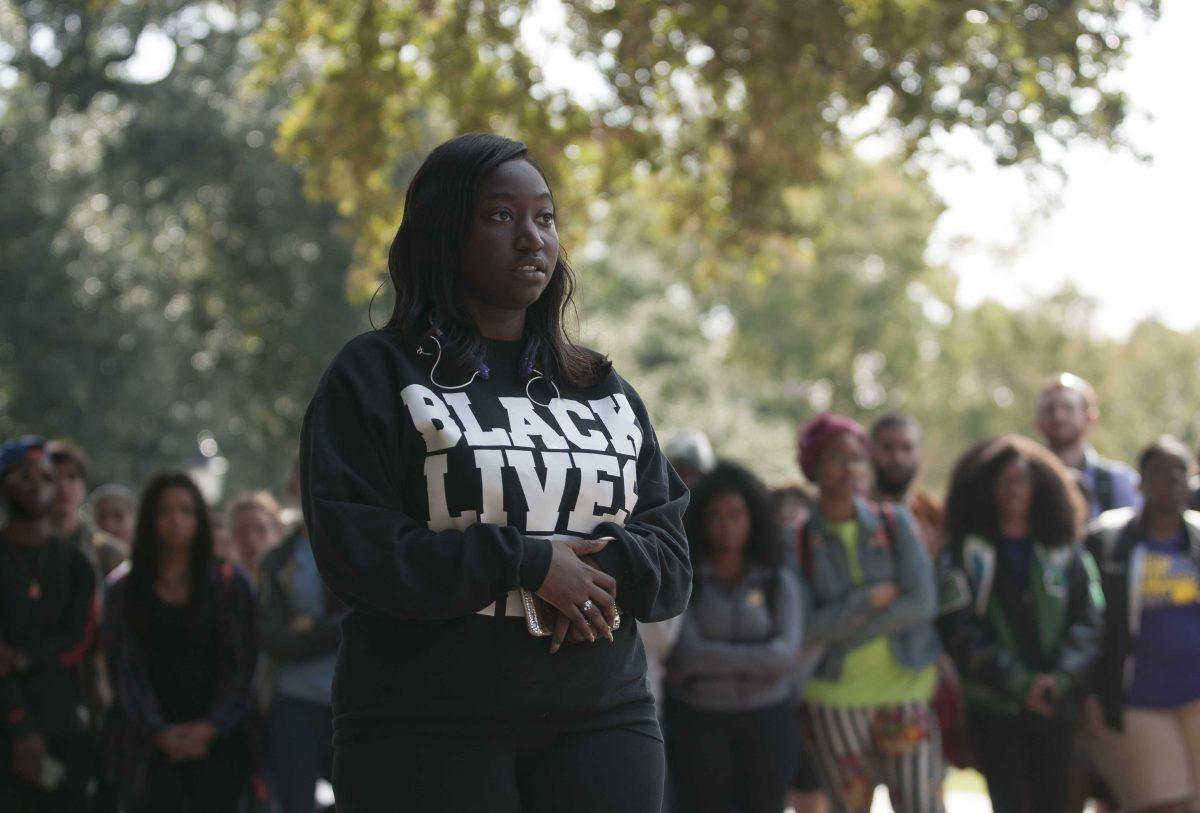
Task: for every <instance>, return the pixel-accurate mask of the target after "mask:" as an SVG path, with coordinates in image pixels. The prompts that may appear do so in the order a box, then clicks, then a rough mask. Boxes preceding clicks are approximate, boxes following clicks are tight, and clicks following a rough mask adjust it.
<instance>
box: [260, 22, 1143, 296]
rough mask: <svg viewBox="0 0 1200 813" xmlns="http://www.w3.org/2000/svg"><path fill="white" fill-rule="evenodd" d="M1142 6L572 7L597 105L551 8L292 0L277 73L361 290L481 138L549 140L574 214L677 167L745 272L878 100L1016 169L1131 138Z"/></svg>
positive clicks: (311, 185)
mask: <svg viewBox="0 0 1200 813" xmlns="http://www.w3.org/2000/svg"><path fill="white" fill-rule="evenodd" d="M1125 5H1126V3H1125V2H1123V0H1067V2H1045V0H1042V2H1030V1H1029V0H1021V1H1020V2H1005V3H999V2H985V3H980V4H976V5H975V6H968V5H965V4H961V3H955V2H945V0H838V1H837V2H828V1H827V0H820V1H819V2H813V1H812V0H809V1H808V2H800V3H796V2H781V1H780V0H745V2H738V3H727V2H704V1H702V0H685V2H667V3H663V2H658V1H657V0H655V1H654V2H648V1H647V0H623V1H622V2H620V3H616V2H607V1H606V2H598V1H597V0H566V2H564V3H563V6H564V7H565V10H566V12H567V23H568V26H569V28H570V30H571V32H572V36H571V37H570V38H569V43H570V46H571V48H572V50H573V51H574V53H575V54H576V56H577V57H579V58H580V59H581V60H583V61H584V62H586V63H588V64H591V65H593V66H595V67H596V69H597V70H599V71H600V73H601V75H602V76H603V78H604V80H606V83H607V89H608V91H609V93H608V96H607V98H605V97H602V98H600V99H598V100H593V101H592V102H591V103H589V104H588V105H586V106H584V105H582V104H581V103H580V102H578V101H577V100H576V99H574V98H572V97H570V96H568V95H566V94H564V93H562V92H557V91H553V90H552V89H551V87H552V86H551V85H548V84H547V82H546V77H544V76H543V75H542V72H541V70H540V69H539V68H538V67H537V66H536V64H535V61H534V59H533V58H532V54H530V53H529V45H528V44H527V42H526V41H525V40H523V39H522V37H521V36H520V24H521V22H522V20H523V18H525V17H526V16H528V15H529V14H530V12H531V11H532V10H533V7H534V3H532V2H531V0H454V1H453V2H442V3H437V2H412V1H408V2H404V1H402V0H389V1H388V2H373V3H361V2H357V1H356V0H332V2H325V1H324V0H322V2H317V0H281V2H280V3H279V4H278V6H277V7H276V8H275V11H274V13H273V15H272V17H271V19H270V20H269V21H268V22H267V25H266V27H265V29H264V31H263V33H262V35H261V36H260V37H259V39H258V42H259V45H260V46H261V47H262V49H263V51H264V54H265V59H264V60H263V62H262V64H261V65H260V67H259V70H258V72H257V74H256V78H257V81H258V82H259V83H260V84H263V85H266V84H270V83H275V82H283V83H287V84H289V85H290V87H292V89H293V90H294V91H295V93H296V95H295V103H294V106H293V108H292V110H291V111H290V113H289V115H288V117H287V119H286V120H285V122H284V125H283V128H282V129H281V133H280V141H279V147H280V149H281V151H282V152H283V154H284V155H286V156H288V157H290V158H292V159H293V160H295V161H297V162H299V163H300V165H301V166H302V167H303V169H304V171H305V175H306V178H307V180H308V189H309V191H310V192H312V193H314V194H315V195H317V196H318V197H321V198H326V199H330V200H334V201H336V202H337V203H338V205H339V207H340V211H341V212H342V214H343V215H344V216H346V217H347V218H349V219H350V222H351V229H352V233H353V235H354V237H355V239H356V240H357V247H358V263H357V265H356V272H355V275H354V285H355V286H356V287H359V288H365V289H369V288H370V280H371V279H373V275H374V274H376V273H377V268H378V264H377V261H376V260H375V259H374V258H376V257H378V256H381V254H380V249H381V248H382V247H383V246H384V245H385V244H386V243H385V241H386V238H387V237H388V236H389V233H390V230H391V229H392V228H394V225H393V224H394V223H395V222H396V221H397V219H398V217H399V213H400V210H401V204H402V200H401V197H400V190H402V189H403V188H404V186H405V182H406V180H407V178H408V177H409V175H410V173H411V172H412V170H413V168H414V166H415V162H416V159H417V158H419V156H421V155H423V154H424V153H425V152H426V151H427V150H428V149H429V148H430V147H432V146H433V145H434V144H436V143H438V142H440V141H441V140H443V139H444V138H446V137H447V136H449V135H452V134H454V133H458V132H464V131H469V130H477V129H486V130H493V131H498V132H502V133H504V134H508V135H513V136H516V137H519V138H522V139H524V140H526V141H528V143H529V144H530V145H531V147H532V148H533V150H534V153H535V154H536V155H538V156H539V157H540V158H541V160H542V161H543V162H544V163H545V164H546V165H547V166H548V167H550V169H551V174H552V177H553V179H554V180H555V181H558V182H559V183H558V184H557V185H558V187H559V192H560V197H562V198H563V200H562V203H563V204H564V205H565V208H566V210H567V211H577V210H579V209H580V208H582V207H581V206H580V204H581V202H584V201H591V200H593V199H594V198H595V197H597V196H604V195H607V194H614V193H617V192H619V190H620V189H621V188H624V186H625V185H626V184H627V183H629V182H630V180H631V179H632V178H636V177H637V176H639V175H641V176H645V175H647V174H651V175H654V176H656V177H657V182H658V184H659V186H660V188H661V189H663V190H664V191H669V193H670V194H671V197H672V200H673V201H675V203H676V206H675V212H674V213H675V222H674V226H675V228H676V230H677V231H678V232H680V233H682V234H683V235H685V237H686V239H690V240H696V241H700V242H702V243H703V244H704V246H705V248H706V252H707V254H708V255H709V256H710V257H714V258H717V259H718V260H719V264H721V265H727V264H728V263H727V262H726V259H727V258H726V257H725V256H724V252H725V251H726V249H727V248H728V247H730V246H735V245H739V244H741V243H744V242H757V240H758V238H759V236H760V235H762V234H780V233H782V234H790V233H795V232H797V231H799V230H800V229H802V228H803V227H804V225H805V224H804V222H802V221H801V222H797V221H796V219H794V218H793V217H792V216H791V211H790V207H788V206H786V205H784V201H785V200H786V197H787V195H788V193H789V191H790V190H792V189H794V188H795V187H797V186H800V187H807V186H811V185H813V184H814V183H818V182H820V181H822V180H823V179H824V178H825V160H826V155H827V154H828V153H829V152H831V151H833V152H835V153H836V152H840V151H842V149H843V147H844V145H845V140H846V139H845V137H844V136H843V125H844V124H845V122H846V121H847V120H848V119H849V118H850V117H852V116H854V115H855V114H857V113H859V112H861V111H864V110H866V109H868V108H869V107H874V108H877V112H879V113H881V114H882V118H881V123H880V125H879V129H880V130H883V131H886V132H888V133H890V134H891V135H892V136H893V137H895V138H896V139H898V140H899V141H900V143H902V144H903V145H904V146H905V147H906V148H907V149H908V150H910V151H911V150H916V149H918V148H920V147H922V146H928V137H929V136H930V135H931V134H935V133H938V132H942V131H945V130H949V129H951V128H954V127H958V126H963V127H967V128H970V129H972V130H974V131H976V132H978V133H979V134H980V135H981V136H982V137H983V138H984V139H985V140H986V141H987V142H989V143H990V144H991V146H992V147H993V148H994V151H995V154H996V157H997V159H998V160H999V161H1001V162H1004V163H1014V162H1019V161H1029V162H1039V161H1042V160H1044V158H1045V156H1046V154H1047V153H1046V146H1047V144H1049V143H1053V142H1057V143H1060V144H1061V143H1067V142H1069V141H1072V140H1076V139H1080V138H1087V139H1096V140H1100V141H1102V142H1104V143H1109V144H1112V143H1115V142H1117V141H1118V140H1119V137H1118V127H1119V125H1120V124H1121V122H1122V120H1123V118H1124V115H1125V99H1124V96H1123V95H1122V93H1121V92H1120V91H1117V90H1113V89H1112V88H1111V87H1109V85H1107V84H1106V83H1105V82H1104V80H1105V78H1106V76H1107V74H1108V73H1109V71H1110V70H1111V69H1112V68H1113V67H1114V66H1116V65H1118V64H1120V62H1121V60H1122V58H1123V56H1124V54H1125V49H1126V41H1125V38H1124V36H1123V35H1122V33H1121V30H1120V28H1119V27H1118V18H1119V14H1120V11H1121V9H1122V8H1123V7H1124V6H1125ZM1138 5H1139V6H1140V7H1142V8H1143V9H1145V10H1146V12H1147V13H1149V14H1156V13H1157V9H1158V2H1157V0H1140V2H1139V3H1138Z"/></svg>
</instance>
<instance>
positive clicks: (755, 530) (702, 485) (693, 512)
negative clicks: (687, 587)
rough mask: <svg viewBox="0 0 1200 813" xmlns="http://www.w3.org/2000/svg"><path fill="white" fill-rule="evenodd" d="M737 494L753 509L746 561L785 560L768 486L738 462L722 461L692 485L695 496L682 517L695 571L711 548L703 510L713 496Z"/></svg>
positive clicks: (770, 564)
mask: <svg viewBox="0 0 1200 813" xmlns="http://www.w3.org/2000/svg"><path fill="white" fill-rule="evenodd" d="M725 494H736V495H738V496H739V497H741V498H742V499H743V500H744V501H745V503H746V510H747V511H748V512H749V513H750V539H749V540H747V542H746V549H745V557H746V561H747V562H754V563H756V564H758V565H761V566H763V567H769V568H775V567H778V566H779V565H780V564H781V563H782V561H783V536H782V534H781V533H780V529H779V521H778V520H777V519H776V517H775V512H774V511H773V510H772V507H771V498H770V495H769V493H768V492H767V487H766V486H765V485H763V482H762V481H761V480H759V479H758V478H757V477H755V476H754V474H753V473H752V472H751V471H750V470H749V469H746V468H744V467H742V466H739V465H738V464H736V463H730V462H728V461H722V462H720V463H718V464H717V465H716V467H715V468H714V469H713V470H712V471H711V472H709V473H708V474H706V475H704V476H703V477H701V478H700V480H699V481H697V483H696V487H695V488H693V489H692V499H691V502H690V503H689V504H688V507H687V512H686V513H685V514H684V517H683V524H684V528H685V530H686V531H687V537H688V544H689V545H690V546H691V549H692V572H693V573H698V572H699V567H698V565H700V564H701V563H702V562H703V561H704V560H705V559H706V558H707V557H708V551H709V539H708V529H707V528H705V522H704V514H705V511H707V510H708V506H709V505H710V504H711V503H712V501H713V500H714V499H716V498H717V497H720V496H722V495H725Z"/></svg>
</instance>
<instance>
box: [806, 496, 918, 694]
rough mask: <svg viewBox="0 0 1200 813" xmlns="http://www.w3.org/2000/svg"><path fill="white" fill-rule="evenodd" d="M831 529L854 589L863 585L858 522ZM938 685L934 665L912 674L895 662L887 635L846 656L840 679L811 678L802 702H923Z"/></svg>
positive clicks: (835, 526)
mask: <svg viewBox="0 0 1200 813" xmlns="http://www.w3.org/2000/svg"><path fill="white" fill-rule="evenodd" d="M833 530H834V531H835V532H836V533H837V535H838V537H839V538H840V539H841V540H842V544H843V545H845V547H846V559H847V561H848V562H849V565H850V578H851V580H852V581H853V582H854V585H855V586H856V587H857V586H859V585H861V584H862V583H863V577H862V567H861V566H860V564H859V561H858V523H857V521H855V520H852V519H851V520H847V521H846V522H839V523H837V524H836V525H834V526H833ZM936 686H937V666H936V665H935V664H931V665H929V666H927V667H925V668H924V669H920V670H917V671H913V670H912V669H909V668H908V667H906V666H904V665H903V664H901V663H900V662H899V661H897V660H896V656H895V654H893V653H892V645H891V642H890V641H888V637H887V636H886V635H880V636H878V637H876V638H872V639H871V640H870V641H867V642H866V643H865V644H862V645H861V646H857V647H855V648H854V649H852V650H850V651H849V652H847V653H846V659H845V660H844V661H843V662H842V676H841V678H840V679H839V680H836V681H835V680H822V679H821V678H813V679H812V680H811V681H810V682H809V684H808V687H807V688H806V689H805V691H804V699H805V700H807V701H808V702H810V703H819V704H820V705H823V706H856V707H862V706H895V705H899V704H901V703H914V702H924V701H927V700H929V699H930V698H931V697H933V690H934V689H935V688H936Z"/></svg>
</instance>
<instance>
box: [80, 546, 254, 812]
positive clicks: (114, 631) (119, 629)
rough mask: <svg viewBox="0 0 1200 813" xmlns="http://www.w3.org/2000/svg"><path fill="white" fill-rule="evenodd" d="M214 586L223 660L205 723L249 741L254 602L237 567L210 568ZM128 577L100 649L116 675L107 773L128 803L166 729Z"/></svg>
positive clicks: (112, 599)
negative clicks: (132, 614) (131, 615)
mask: <svg viewBox="0 0 1200 813" xmlns="http://www.w3.org/2000/svg"><path fill="white" fill-rule="evenodd" d="M210 583H211V585H212V589H213V591H214V596H215V598H216V620H217V644H218V647H219V649H220V658H219V660H218V662H217V663H215V664H213V668H214V669H215V670H216V672H217V691H216V696H215V697H214V698H213V703H212V710H211V712H210V713H209V715H208V718H207V719H208V720H209V721H210V722H211V723H212V724H213V725H214V726H216V728H217V736H218V737H228V736H230V735H234V734H236V735H238V736H246V731H247V727H246V726H244V725H243V723H245V722H246V720H247V716H248V714H249V713H250V712H251V711H252V710H253V705H254V696H253V690H252V686H251V684H252V681H253V678H254V668H255V665H256V663H257V659H258V642H257V633H256V630H255V623H254V595H253V590H252V588H251V587H250V583H249V581H248V580H247V579H246V577H245V576H244V575H243V574H242V573H241V572H240V571H238V570H236V569H235V568H234V567H233V566H232V565H230V564H228V563H225V562H220V563H217V564H215V565H214V566H213V569H212V573H211V574H210ZM129 585H130V578H129V574H128V573H126V574H123V575H120V576H119V577H118V578H117V579H116V580H115V581H114V582H113V584H112V586H111V587H110V588H109V593H108V599H107V601H106V617H105V621H104V625H103V628H102V642H103V644H104V649H105V652H106V654H107V657H108V663H109V672H110V674H111V675H112V683H113V695H114V703H113V709H112V713H111V715H110V717H109V720H108V725H107V726H106V727H105V733H104V749H103V755H102V762H103V764H102V770H103V772H104V775H105V777H106V778H107V779H108V781H109V782H110V783H112V786H113V788H114V789H115V790H116V792H117V793H118V796H119V798H120V799H121V800H122V801H124V802H136V801H137V800H138V799H139V798H140V797H141V794H142V791H143V788H144V786H145V780H146V775H147V772H148V770H149V769H150V768H151V766H152V765H153V764H154V762H155V761H156V759H157V758H158V757H159V753H158V747H157V746H156V745H155V744H154V737H155V736H157V735H158V734H159V733H160V732H162V730H163V729H165V728H166V727H167V726H168V725H169V723H168V721H167V720H166V719H164V717H163V714H162V710H161V708H160V707H159V702H158V697H157V696H156V695H155V692H154V688H153V686H152V685H151V683H150V675H149V665H148V659H147V653H146V650H145V647H144V645H143V642H142V640H141V638H140V637H139V636H138V634H137V633H136V632H135V631H134V630H133V628H132V627H131V625H130V624H129V619H128V618H127V615H126V612H125V604H126V598H127V593H128V591H129V589H130V587H129Z"/></svg>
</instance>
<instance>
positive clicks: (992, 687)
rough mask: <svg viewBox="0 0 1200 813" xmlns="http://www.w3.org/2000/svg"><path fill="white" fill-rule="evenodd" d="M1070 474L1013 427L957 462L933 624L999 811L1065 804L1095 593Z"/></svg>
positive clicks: (1058, 810) (1098, 618) (1080, 506)
mask: <svg viewBox="0 0 1200 813" xmlns="http://www.w3.org/2000/svg"><path fill="white" fill-rule="evenodd" d="M1086 515H1087V514H1086V507H1085V505H1084V501H1083V497H1082V495H1081V494H1080V493H1079V490H1078V489H1077V488H1076V487H1075V484H1074V482H1073V481H1072V478H1071V475H1070V474H1069V473H1068V472H1067V471H1066V469H1065V467H1064V466H1063V464H1062V463H1061V462H1059V460H1058V458H1057V457H1055V456H1054V455H1053V454H1052V453H1051V452H1050V451H1049V450H1048V449H1045V448H1043V447H1042V446H1040V445H1038V444H1037V443H1035V442H1033V441H1032V440H1029V439H1028V438H1023V437H1020V436H1016V435H1009V436H1005V437H1000V438H994V439H990V440H987V441H984V442H982V443H980V444H978V445H976V446H975V447H973V448H972V449H971V450H969V451H968V452H966V453H965V454H964V455H963V456H962V457H961V458H960V459H959V461H958V463H957V464H956V465H955V468H954V473H953V474H952V476H951V481H950V490H949V496H948V498H947V501H946V517H947V532H948V534H949V543H948V552H949V556H948V560H947V562H946V564H947V566H948V567H947V572H946V573H945V574H944V576H945V578H943V593H944V598H943V602H942V613H943V614H942V616H941V618H940V619H939V622H938V623H939V627H940V630H941V633H942V641H943V644H944V645H945V647H946V651H947V652H949V653H950V655H951V657H953V658H954V662H955V665H956V666H957V667H958V671H959V675H960V676H961V679H962V685H963V694H964V696H965V698H966V701H967V720H968V729H969V732H970V738H971V745H972V747H973V749H974V755H975V762H976V766H977V767H978V768H979V771H980V772H981V773H982V774H983V775H984V778H985V779H986V780H987V785H988V794H989V795H990V796H991V800H992V808H993V809H994V810H995V811H996V813H1020V812H1021V811H1024V813H1062V811H1064V810H1067V809H1068V808H1067V804H1068V799H1069V796H1070V792H1069V791H1070V786H1069V779H1070V776H1071V774H1070V772H1069V770H1068V769H1069V767H1070V765H1071V761H1072V750H1073V738H1074V734H1075V730H1076V727H1077V724H1078V721H1079V718H1080V709H1081V705H1082V692H1083V690H1084V689H1085V688H1086V686H1085V683H1086V680H1087V678H1088V675H1089V670H1090V669H1091V666H1092V663H1093V662H1094V661H1095V660H1096V658H1097V656H1098V655H1099V653H1100V639H1101V630H1102V627H1103V616H1102V613H1103V608H1104V597H1103V595H1102V593H1101V587H1100V579H1099V573H1098V572H1097V570H1096V564H1095V562H1094V561H1093V559H1092V557H1091V556H1090V555H1089V554H1088V553H1087V552H1086V551H1085V550H1083V547H1082V545H1081V538H1082V528H1083V522H1084V518H1085V517H1086Z"/></svg>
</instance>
